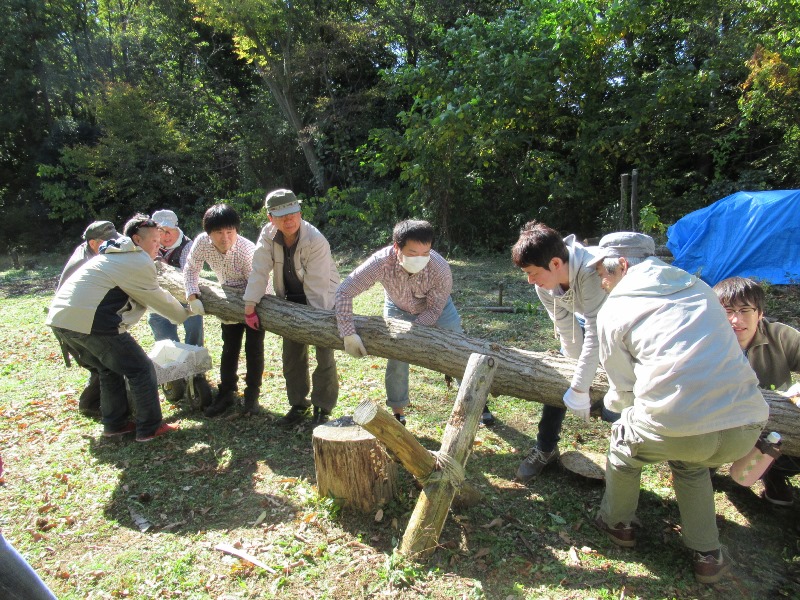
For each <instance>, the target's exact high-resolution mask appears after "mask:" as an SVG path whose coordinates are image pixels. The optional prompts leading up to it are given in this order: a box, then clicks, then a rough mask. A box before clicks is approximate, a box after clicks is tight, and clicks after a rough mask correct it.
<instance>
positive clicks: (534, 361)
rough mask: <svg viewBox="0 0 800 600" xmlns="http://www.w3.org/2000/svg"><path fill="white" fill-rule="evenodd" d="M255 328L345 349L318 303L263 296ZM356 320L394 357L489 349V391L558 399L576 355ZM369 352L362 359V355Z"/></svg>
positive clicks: (788, 414)
mask: <svg viewBox="0 0 800 600" xmlns="http://www.w3.org/2000/svg"><path fill="white" fill-rule="evenodd" d="M159 269H160V271H159V283H160V284H161V286H162V287H163V288H164V289H166V290H167V291H169V292H170V293H171V294H172V295H173V296H175V297H176V298H177V299H178V300H181V301H184V302H185V301H186V293H185V291H184V287H183V275H182V274H181V272H180V271H179V270H178V269H174V268H172V267H169V266H166V265H159ZM200 291H201V292H202V297H201V300H202V301H203V306H205V309H206V312H207V313H208V314H209V315H215V316H217V317H219V318H220V319H223V320H225V321H232V322H240V323H243V322H244V301H243V300H242V290H237V289H232V288H223V287H222V286H220V285H218V284H216V283H213V282H211V281H208V280H206V279H201V280H200ZM256 311H257V312H258V316H259V318H260V319H261V328H262V329H265V330H267V331H271V332H272V333H276V334H278V335H280V336H283V337H287V338H289V339H291V340H295V341H297V342H301V343H303V344H312V345H315V346H325V347H328V348H337V349H340V350H341V349H343V348H344V344H343V343H342V340H341V338H340V337H339V332H338V329H337V327H336V317H335V315H334V314H333V312H332V311H329V310H319V309H315V308H311V307H310V306H304V305H302V304H296V303H294V302H287V301H286V300H279V299H278V298H276V297H275V296H265V297H264V298H263V299H262V300H261V302H259V304H258V306H257V307H256ZM355 325H356V330H357V331H358V334H359V335H360V336H361V339H362V341H363V342H364V345H365V346H366V348H367V351H368V352H369V353H370V354H373V355H375V356H382V357H384V358H394V359H397V360H402V361H403V362H407V363H411V364H414V365H419V366H421V367H425V368H426V369H431V370H433V371H438V372H439V373H444V374H446V375H450V376H452V377H461V375H462V373H464V369H466V367H467V361H468V360H469V357H470V355H471V354H485V355H487V356H492V357H494V359H495V361H496V363H497V372H496V373H495V376H494V382H493V384H492V390H491V393H492V394H494V395H501V394H503V395H506V396H512V397H514V398H521V399H523V400H533V401H535V402H541V403H542V404H548V405H550V406H558V407H562V408H563V407H564V403H563V401H562V397H563V395H564V392H565V391H566V390H567V388H568V387H569V386H570V382H571V380H572V374H573V372H574V371H575V361H573V360H571V359H569V358H565V357H564V356H561V355H560V354H558V353H557V352H529V351H526V350H520V349H518V348H509V347H506V346H502V345H500V344H497V343H494V342H489V341H486V340H480V339H475V338H470V337H467V336H465V335H462V334H460V333H455V332H452V331H447V330H445V329H440V328H439V327H424V326H418V325H414V324H413V323H407V322H406V321H399V320H396V319H383V318H381V317H356V318H355ZM366 360H368V359H366ZM607 391H608V381H607V379H606V376H605V373H604V372H603V371H602V370H601V369H599V370H598V372H597V375H596V376H595V378H594V381H593V382H592V388H591V390H590V393H591V397H592V403H593V404H594V405H595V406H598V405H599V403H600V402H601V401H602V399H603V396H604V395H605V393H606V392H607ZM761 393H762V394H763V395H764V399H765V400H766V401H767V404H769V407H770V411H769V412H770V414H769V421H768V422H767V425H766V430H767V431H778V432H780V434H781V435H782V436H783V441H782V443H781V446H782V448H783V452H785V453H786V454H789V455H791V456H797V455H800V408H798V407H797V406H795V405H794V404H792V403H791V401H789V399H788V398H784V397H783V396H781V395H780V394H777V393H775V392H770V391H768V390H762V392H761Z"/></svg>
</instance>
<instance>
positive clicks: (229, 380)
mask: <svg viewBox="0 0 800 600" xmlns="http://www.w3.org/2000/svg"><path fill="white" fill-rule="evenodd" d="M239 224H240V220H239V215H238V214H237V213H236V211H235V210H234V209H233V208H231V207H230V206H228V205H227V204H216V205H214V206H212V207H211V208H209V209H208V210H207V211H206V214H205V215H203V230H204V232H205V233H201V234H200V235H198V236H197V238H196V239H195V241H194V244H193V245H192V249H191V250H190V251H189V256H188V258H187V259H186V264H185V265H184V267H183V281H184V286H185V287H186V297H187V299H188V300H189V307H190V308H191V310H192V312H194V313H195V314H204V312H205V311H203V303H202V300H201V296H200V288H199V287H198V282H199V279H200V271H201V269H202V268H203V263H206V264H208V266H209V267H210V268H211V270H212V271H214V273H215V274H216V276H217V280H218V281H219V283H220V284H221V285H223V286H228V287H232V288H236V289H239V290H242V291H244V289H245V287H246V286H247V278H248V277H249V276H250V271H251V270H252V267H253V252H254V251H255V244H254V243H253V242H251V241H250V240H248V239H246V238H244V237H242V236H241V235H239ZM242 338H244V339H245V342H244V354H245V360H246V363H247V374H246V375H245V386H246V387H245V389H244V410H243V412H244V414H258V412H259V411H260V409H259V406H258V396H259V394H260V392H261V376H262V374H263V372H264V330H262V329H251V328H250V327H247V326H246V325H245V324H244V323H224V322H223V323H222V358H221V360H220V366H219V392H218V394H217V398H216V399H215V400H214V402H213V403H212V404H211V405H210V406H208V407H207V408H206V409H205V410H204V411H203V412H204V413H205V415H206V416H207V417H216V416H217V415H220V414H222V413H223V412H225V411H226V410H227V409H228V407H229V406H231V405H232V404H233V403H234V401H236V400H237V398H238V396H237V390H238V387H239V386H238V376H237V374H236V372H237V370H238V367H239V354H240V352H241V349H242Z"/></svg>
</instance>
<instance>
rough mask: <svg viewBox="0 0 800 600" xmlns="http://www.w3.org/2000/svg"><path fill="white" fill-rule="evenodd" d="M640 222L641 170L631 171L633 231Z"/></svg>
mask: <svg viewBox="0 0 800 600" xmlns="http://www.w3.org/2000/svg"><path fill="white" fill-rule="evenodd" d="M638 222H639V170H638V169H633V170H632V171H631V231H636V230H637V229H636V227H637V225H638Z"/></svg>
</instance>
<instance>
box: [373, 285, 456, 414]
mask: <svg viewBox="0 0 800 600" xmlns="http://www.w3.org/2000/svg"><path fill="white" fill-rule="evenodd" d="M383 316H384V318H390V319H400V320H401V321H408V322H411V323H413V322H414V321H416V320H417V316H418V315H412V314H411V313H409V312H406V311H404V310H401V309H399V308H397V306H395V304H394V302H392V301H391V300H389V298H388V297H387V298H386V300H385V302H384V304H383ZM435 326H436V327H441V328H442V329H447V330H449V331H455V332H456V333H463V330H462V329H461V317H459V316H458V311H457V310H456V307H455V305H454V304H453V299H452V298H449V299H448V300H447V304H445V306H444V310H442V314H441V315H440V316H439V320H438V321H436V325H435ZM385 383H386V405H387V406H389V407H390V408H392V409H395V408H403V407H404V406H408V403H409V400H408V363H406V362H402V361H399V360H395V359H393V358H390V359H389V360H388V361H386V377H385Z"/></svg>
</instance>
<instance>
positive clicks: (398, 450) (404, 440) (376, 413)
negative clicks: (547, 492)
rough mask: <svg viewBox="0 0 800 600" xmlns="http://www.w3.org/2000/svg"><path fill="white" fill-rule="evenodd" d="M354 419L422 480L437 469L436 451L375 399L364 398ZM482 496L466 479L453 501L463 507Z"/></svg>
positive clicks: (472, 503)
mask: <svg viewBox="0 0 800 600" xmlns="http://www.w3.org/2000/svg"><path fill="white" fill-rule="evenodd" d="M353 420H354V421H355V422H356V423H358V424H359V425H361V427H363V428H364V429H366V430H367V431H369V432H370V433H371V434H372V435H374V436H375V437H376V438H378V439H379V440H380V441H381V442H383V444H384V445H385V446H386V448H387V449H388V451H389V453H390V454H391V455H392V456H393V457H394V458H396V459H397V460H398V461H399V462H400V464H401V465H403V467H404V468H405V469H406V471H408V472H409V473H411V474H412V475H413V476H414V478H416V479H417V480H418V481H425V480H426V479H427V478H428V477H430V475H431V473H433V472H434V471H435V470H436V458H435V457H434V456H433V454H431V453H430V452H428V450H427V449H426V448H425V447H424V446H423V445H422V444H420V443H419V442H418V441H417V438H415V437H414V435H413V434H412V433H411V432H410V431H408V429H406V428H405V427H404V426H403V425H401V424H400V423H399V422H398V421H397V419H395V418H394V416H392V415H391V414H390V413H389V412H388V411H386V410H384V409H382V408H381V407H379V406H378V405H377V404H375V403H374V402H373V401H372V400H364V401H362V402H361V404H359V405H358V406H357V407H356V410H355V412H354V413H353ZM481 498H482V494H481V493H480V491H479V490H478V489H477V488H476V487H475V486H473V485H472V484H470V483H469V482H466V481H465V482H464V484H463V485H462V486H461V489H460V490H458V493H457V494H456V497H455V499H454V500H453V504H455V505H456V506H459V507H469V506H475V505H476V504H478V503H479V502H480V501H481Z"/></svg>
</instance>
